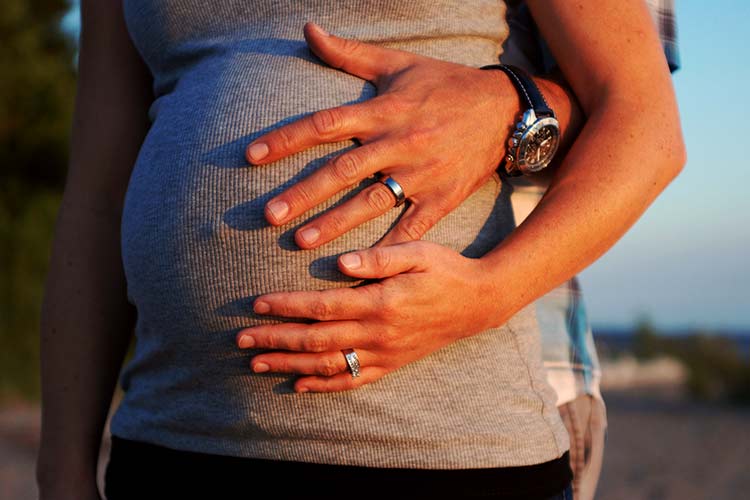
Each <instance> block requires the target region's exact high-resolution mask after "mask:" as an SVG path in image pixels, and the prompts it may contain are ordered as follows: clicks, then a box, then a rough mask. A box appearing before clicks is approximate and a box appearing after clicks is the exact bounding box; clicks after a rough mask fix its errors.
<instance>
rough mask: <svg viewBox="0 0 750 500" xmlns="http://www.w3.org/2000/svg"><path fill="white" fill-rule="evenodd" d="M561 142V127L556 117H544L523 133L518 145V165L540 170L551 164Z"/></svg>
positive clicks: (530, 170)
mask: <svg viewBox="0 0 750 500" xmlns="http://www.w3.org/2000/svg"><path fill="white" fill-rule="evenodd" d="M559 144H560V129H559V127H558V124H557V120H556V119H554V118H542V119H541V120H538V121H536V122H535V123H534V124H532V125H531V126H530V127H529V128H528V129H526V131H525V132H524V134H523V137H522V138H521V141H520V144H519V147H518V167H519V168H520V169H521V170H524V171H527V172H538V171H539V170H542V169H543V168H544V167H546V166H547V165H549V163H550V161H552V157H553V156H554V155H555V152H557V146H558V145H559Z"/></svg>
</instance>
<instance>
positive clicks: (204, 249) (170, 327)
mask: <svg viewBox="0 0 750 500" xmlns="http://www.w3.org/2000/svg"><path fill="white" fill-rule="evenodd" d="M374 95H375V89H374V87H373V86H372V85H370V84H369V83H367V82H365V81H363V80H361V79H359V78H356V77H354V76H352V75H348V74H346V73H343V72H340V71H336V70H333V69H330V68H327V67H324V66H322V65H320V64H319V63H315V62H312V61H310V60H306V59H304V58H299V57H262V56H259V55H257V54H253V55H242V54H237V55H236V56H232V57H228V56H225V57H221V58H213V59H206V60H205V61H203V62H202V63H200V64H199V65H197V66H195V67H194V68H193V69H192V70H191V71H190V72H188V73H186V74H185V75H184V76H183V77H182V78H181V79H180V80H179V83H178V84H177V85H176V87H175V88H174V90H173V91H172V92H170V93H169V94H166V95H164V96H162V97H160V98H159V99H158V100H157V101H156V102H155V104H154V106H153V108H152V110H151V111H152V113H153V116H154V117H155V119H154V123H153V125H152V127H151V130H150V131H149V133H148V135H147V137H146V139H145V141H144V144H143V146H142V148H141V151H140V153H139V156H138V159H137V161H136V164H135V166H134V170H133V173H132V176H131V179H130V183H129V186H128V191H127V194H126V198H125V205H124V212H123V218H122V227H121V230H122V234H121V236H122V255H123V264H124V270H125V275H126V278H127V285H128V297H129V300H130V301H131V302H132V303H133V304H134V305H135V306H136V308H137V310H138V320H139V328H138V330H137V334H138V336H139V337H138V338H139V344H140V347H139V349H140V350H141V353H140V355H139V359H141V360H145V359H146V357H147V356H146V354H145V353H146V349H149V348H152V349H153V350H154V351H153V353H156V352H157V351H159V352H162V353H167V352H171V353H173V354H174V353H176V354H177V355H178V356H180V357H179V358H174V359H169V361H170V362H177V363H180V362H181V361H182V362H187V360H195V359H202V360H206V361H210V360H211V359H212V358H215V359H226V358H227V357H236V359H237V360H238V363H237V364H235V365H234V366H235V368H237V369H238V370H240V369H241V373H243V374H247V364H246V359H247V354H246V352H242V351H239V350H238V349H237V348H236V347H235V346H234V335H235V334H236V332H237V330H238V329H239V328H242V327H246V326H251V325H253V324H257V323H259V322H262V321H265V322H267V321H270V320H269V319H266V318H258V317H255V316H253V314H252V312H251V309H252V307H251V305H252V300H253V297H255V296H257V295H258V294H262V293H267V292H273V291H283V290H316V289H325V288H332V287H341V286H351V285H352V284H353V281H352V280H351V278H348V277H346V276H344V275H343V274H341V273H340V272H339V271H338V270H337V268H336V258H337V256H338V255H339V254H341V253H343V252H346V251H350V250H353V249H357V248H365V247H368V246H370V245H372V244H373V243H375V242H376V241H377V240H378V239H379V238H380V237H382V236H383V235H384V234H385V233H386V232H387V231H388V230H389V228H390V227H391V226H392V224H393V223H394V222H395V221H396V220H397V218H398V216H399V214H400V213H401V209H395V208H394V209H393V210H391V211H389V212H387V213H386V214H384V215H382V216H381V217H378V218H376V219H374V220H372V221H370V222H368V223H366V224H364V225H363V226H360V227H359V228H356V229H355V230H353V231H351V232H350V233H348V234H347V235H345V236H344V237H341V238H338V239H337V240H334V241H332V242H330V243H328V244H326V245H324V246H322V247H321V248H318V249H315V250H305V251H302V250H300V249H298V248H297V247H296V245H295V244H294V242H293V234H294V231H295V229H296V228H297V227H299V226H300V225H301V224H302V223H304V222H305V221H307V220H309V219H310V218H311V217H313V216H314V215H316V214H318V213H320V212H321V211H324V210H326V209H327V208H329V207H330V206H331V205H333V204H336V203H338V202H340V201H341V199H343V198H346V197H348V196H351V194H352V193H354V192H356V191H358V190H360V189H362V188H363V187H365V185H367V184H369V183H370V182H372V181H371V180H367V181H363V183H361V184H360V185H358V186H354V187H353V188H352V189H351V190H349V191H348V192H343V193H340V195H339V196H337V197H334V198H332V199H331V200H329V201H328V202H326V203H324V204H322V205H320V206H318V207H316V208H315V209H313V210H311V211H309V212H308V213H306V214H304V215H303V216H302V217H300V218H298V219H297V220H295V221H292V222H291V223H288V224H286V225H284V226H282V227H273V226H270V225H269V224H268V223H267V222H266V221H265V219H264V216H263V207H264V205H265V203H266V202H267V201H268V200H269V199H270V198H271V197H272V196H274V195H275V194H277V193H278V192H280V191H281V190H282V189H284V188H286V187H288V186H290V185H292V184H293V183H295V182H297V181H298V180H300V179H301V178H303V177H305V176H306V175H308V174H309V173H310V172H312V171H313V170H314V169H316V168H318V167H320V166H321V165H322V164H323V163H324V162H325V161H326V160H327V159H328V158H330V157H332V156H333V155H336V154H339V153H340V152H342V151H343V150H344V149H347V148H351V147H354V145H353V143H352V142H351V141H347V142H340V143H335V144H326V145H321V146H317V147H313V148H310V149H308V150H306V151H304V152H301V153H299V154H296V155H293V156H291V157H289V158H286V159H283V160H280V161H278V162H275V163H273V164H270V165H267V166H263V167H253V166H249V165H248V164H247V162H246V160H245V159H244V149H245V147H246V145H247V144H248V143H249V142H250V141H251V140H252V139H253V138H254V137H256V136H258V135H260V134H262V133H265V132H267V131H268V130H270V129H271V128H274V127H277V126H279V125H281V124H283V123H287V122H288V121H290V120H294V119H297V118H299V117H300V116H302V115H304V114H306V113H310V112H313V111H315V110H317V109H322V108H327V107H333V106H338V105H342V104H344V103H347V102H354V101H357V100H364V99H369V98H371V97H373V96H374ZM512 228H513V219H512V215H511V211H510V207H509V203H508V196H507V193H505V191H504V190H501V186H500V183H499V181H498V180H497V179H496V178H493V179H491V180H490V181H489V182H488V183H486V184H485V185H484V186H482V187H481V188H480V189H479V191H477V192H476V193H475V194H474V195H473V196H472V197H471V198H469V200H467V202H465V203H464V204H463V205H462V206H461V207H459V208H458V209H457V210H456V211H454V212H453V213H451V214H450V215H449V216H448V217H446V218H445V219H444V220H443V221H441V222H440V223H439V224H438V226H436V227H435V228H434V229H433V230H432V231H430V232H429V233H428V235H427V236H426V239H431V240H433V241H436V242H438V243H441V244H444V245H448V246H450V247H452V248H454V249H455V250H457V251H463V252H465V253H466V254H467V255H471V254H474V255H480V254H481V253H483V252H484V251H486V250H488V249H490V248H492V247H493V246H494V245H495V244H496V243H497V242H499V241H500V240H501V239H502V237H503V236H504V235H505V234H507V233H508V231H510V230H511V229H512ZM149 346H151V347H149ZM165 346H167V347H165ZM182 355H184V356H182ZM154 356H155V354H154ZM238 373H239V372H238Z"/></svg>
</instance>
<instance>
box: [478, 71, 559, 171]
mask: <svg viewBox="0 0 750 500" xmlns="http://www.w3.org/2000/svg"><path fill="white" fill-rule="evenodd" d="M480 69H499V70H501V71H504V72H505V73H506V74H507V75H508V77H509V78H510V81H511V82H513V86H514V87H515V88H516V90H517V91H518V94H519V95H520V97H521V102H522V103H524V104H525V105H528V106H529V108H528V109H527V110H526V111H524V112H523V115H522V117H521V119H520V121H519V122H518V123H516V126H515V130H514V131H513V134H512V135H511V137H510V138H508V150H507V154H506V156H505V160H504V164H505V172H506V173H507V174H508V175H511V176H518V175H529V174H533V173H535V172H539V171H541V170H543V169H544V168H545V167H546V166H547V165H549V164H550V162H551V161H552V158H553V157H554V156H555V153H556V152H557V147H558V146H559V145H560V124H559V123H558V122H557V118H555V113H554V111H552V109H551V108H550V107H549V105H548V104H547V101H545V100H544V96H543V95H542V93H541V92H540V91H539V87H537V86H536V84H535V83H534V80H532V79H531V77H529V75H527V74H526V72H525V71H523V70H522V69H521V68H518V67H516V66H511V65H508V64H489V65H487V66H482V67H481V68H480Z"/></svg>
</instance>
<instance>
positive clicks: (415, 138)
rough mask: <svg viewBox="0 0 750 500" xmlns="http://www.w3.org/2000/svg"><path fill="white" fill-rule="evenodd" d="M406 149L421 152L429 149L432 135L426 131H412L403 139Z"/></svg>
mask: <svg viewBox="0 0 750 500" xmlns="http://www.w3.org/2000/svg"><path fill="white" fill-rule="evenodd" d="M403 140H404V142H405V144H406V147H407V148H409V149H411V150H415V149H416V150H422V149H425V148H429V147H430V141H431V140H432V134H431V133H430V131H429V130H426V129H414V130H411V131H410V132H409V134H408V135H406V136H405V137H404V139H403Z"/></svg>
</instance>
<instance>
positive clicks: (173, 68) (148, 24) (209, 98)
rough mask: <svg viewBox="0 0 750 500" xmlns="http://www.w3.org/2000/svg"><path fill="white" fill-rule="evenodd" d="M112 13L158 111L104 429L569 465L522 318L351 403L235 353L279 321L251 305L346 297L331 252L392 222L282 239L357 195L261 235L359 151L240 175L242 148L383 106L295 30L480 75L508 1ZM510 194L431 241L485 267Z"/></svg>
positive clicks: (137, 176)
mask: <svg viewBox="0 0 750 500" xmlns="http://www.w3.org/2000/svg"><path fill="white" fill-rule="evenodd" d="M124 12H125V19H126V22H127V27H128V30H129V33H130V35H131V37H132V39H133V42H134V44H135V46H136V48H137V49H138V51H139V52H140V54H141V55H142V57H143V59H144V60H145V62H146V63H147V65H148V67H149V68H150V70H151V72H152V73H153V76H154V92H155V98H156V99H155V101H154V103H153V105H152V106H151V108H150V110H149V117H150V119H151V121H152V126H151V128H150V130H149V132H148V134H147V136H146V138H145V140H144V142H143V145H142V147H141V150H140V152H139V155H138V158H137V160H136V163H135V165H134V170H133V172H132V175H131V178H130V183H129V186H128V190H127V194H126V197H125V205H124V211H123V216H122V227H121V236H122V255H123V264H124V269H125V274H126V278H127V291H128V299H129V300H130V301H131V302H132V303H133V304H134V305H135V307H136V308H137V311H138V318H137V324H136V338H137V342H136V350H135V355H134V357H133V358H132V359H131V360H130V361H129V362H128V363H127V364H126V366H125V367H124V369H123V371H122V373H121V376H120V383H121V385H122V387H123V389H124V390H125V391H126V392H125V397H124V399H123V401H122V403H121V404H120V406H119V407H118V408H117V410H116V412H115V414H114V416H113V418H112V421H111V430H112V433H113V434H115V435H117V436H120V437H124V438H128V439H135V440H140V441H146V442H150V443H155V444H158V445H162V446H167V447H172V448H176V449H181V450H191V451H199V452H204V453H214V454H222V455H234V456H243V457H254V458H268V459H277V460H296V461H307V462H316V463H329V464H352V465H364V466H374V467H413V468H431V469H460V468H476V467H500V466H515V465H527V464H534V463H540V462H545V461H548V460H552V459H554V458H556V457H559V456H561V455H562V453H563V452H564V451H565V450H566V449H567V448H568V438H567V433H566V431H565V428H564V426H563V424H562V422H561V421H560V419H559V416H558V413H557V410H556V408H555V395H554V393H553V391H552V389H551V388H550V387H549V386H548V385H547V383H546V381H545V377H544V372H543V368H542V364H541V356H540V346H539V343H540V340H539V332H538V328H537V324H536V320H535V317H534V309H533V306H529V307H527V308H525V309H523V310H522V311H521V312H519V313H518V314H516V315H515V316H514V317H513V318H512V319H511V320H510V321H509V322H508V323H507V324H506V325H504V326H502V327H500V328H495V329H491V330H488V331H486V332H482V333H481V334H479V335H476V336H473V337H470V338H466V339H462V340H461V341H459V342H456V343H454V344H451V345H449V346H447V347H445V348H443V349H441V350H439V351H437V352H435V353H433V354H431V355H429V356H427V357H425V358H423V359H421V360H419V361H416V362H414V363H411V364H409V365H407V366H405V367H403V368H401V369H400V370H397V371H396V372H392V373H390V374H388V375H386V376H385V377H384V378H382V379H381V380H379V381H377V382H375V383H372V384H368V385H366V386H363V387H361V388H359V389H356V390H352V391H345V392H337V393H312V394H311V393H306V394H296V393H294V392H293V391H292V390H291V381H292V380H293V378H292V377H291V376H288V375H279V374H254V373H252V372H251V370H250V367H249V359H250V357H251V355H252V354H254V353H253V352H251V351H247V350H240V349H238V348H237V346H236V345H235V335H236V333H237V331H238V330H239V329H241V328H243V327H247V326H251V325H257V324H260V323H262V322H269V321H271V320H270V319H268V318H261V317H256V316H254V315H253V314H252V311H251V305H252V300H253V297H255V296H257V295H258V294H261V293H266V292H272V291H281V290H313V289H325V288H332V287H344V286H351V285H352V284H353V283H354V282H353V281H352V280H351V278H347V277H345V276H344V275H342V274H341V273H339V271H338V270H337V269H336V263H335V262H336V257H337V256H338V255H339V254H341V253H343V252H346V251H350V250H352V249H357V248H365V247H368V246H370V245H372V244H373V243H375V242H376V241H377V240H378V239H379V238H380V237H381V236H382V235H383V234H384V233H385V232H386V231H387V230H388V228H389V227H390V226H391V224H392V223H393V222H394V221H395V220H396V218H397V217H398V215H399V213H400V209H394V210H392V211H390V212H389V213H387V214H385V215H383V216H381V217H379V218H377V219H375V220H373V221H371V222H370V223H367V224H365V225H363V226H361V227H360V228H357V229H355V230H353V231H351V232H350V233H348V235H347V236H345V237H342V238H339V239H338V240H335V241H333V242H331V243H328V244H326V245H324V246H323V247H321V248H319V249H316V250H305V251H301V250H299V249H298V248H296V246H295V244H294V242H293V238H292V235H293V231H294V229H295V228H296V227H298V226H299V224H301V222H302V221H304V220H308V219H309V218H310V217H311V216H313V215H314V214H316V213H319V212H320V211H322V210H325V209H326V208H328V207H330V206H331V205H332V204H334V203H337V202H338V201H339V200H340V199H341V197H346V196H350V195H351V193H348V194H347V193H342V196H341V197H336V198H334V199H332V200H330V201H329V202H328V203H326V204H324V205H322V206H319V207H317V208H316V209H314V210H311V211H310V212H309V213H308V214H305V216H304V217H302V218H300V219H299V220H297V221H294V223H291V224H287V225H285V226H282V227H272V226H270V225H269V224H267V223H266V222H265V220H264V217H263V206H264V204H265V202H266V201H267V200H269V199H270V197H272V196H274V195H275V194H277V193H279V192H280V191H281V190H282V189H283V188H285V187H287V186H289V185H291V184H293V183H294V182H297V181H298V180H299V179H301V178H302V177H304V176H305V175H307V174H309V173H310V172H311V171H313V170H314V169H316V168H318V167H319V166H320V165H322V164H323V163H324V162H325V160H326V159H328V158H330V157H332V156H333V155H336V154H338V153H340V152H342V151H343V150H345V149H347V148H351V147H355V146H354V143H353V142H352V141H345V142H339V143H335V144H326V145H322V146H318V147H314V148H311V149H309V150H307V151H304V152H302V153H299V154H296V155H294V156H292V157H290V158H287V159H284V160H281V161H278V162H276V163H274V164H271V165H268V166H264V167H251V166H249V165H248V164H247V163H246V161H245V159H244V149H245V146H246V145H247V144H248V143H249V142H250V141H251V140H253V139H254V138H255V137H257V136H259V135H260V134H262V133H264V132H266V131H268V130H269V129H271V128H273V127H277V126H279V125H280V124H283V123H287V122H289V121H290V120H294V119H296V118H299V117H300V116H302V115H304V114H306V113H311V112H313V111H316V110H318V109H322V108H328V107H334V106H338V105H341V104H344V103H351V102H355V101H361V100H366V99H369V98H371V97H373V96H374V95H375V88H374V87H373V86H372V85H371V84H370V83H368V82H366V81H363V80H361V79H359V78H357V77H354V76H352V75H349V74H347V73H345V72H342V71H338V70H335V69H332V68H329V67H327V66H325V65H324V64H322V63H321V62H320V61H319V60H317V59H316V58H315V57H314V56H313V55H312V54H311V52H310V51H309V49H308V48H307V45H306V43H305V42H304V38H303V35H302V26H303V24H304V23H305V22H306V21H316V22H318V23H319V24H320V25H321V26H323V27H324V28H325V29H327V30H329V31H331V32H332V33H335V34H337V35H340V36H344V37H352V38H357V39H359V40H362V41H366V42H369V43H377V44H382V45H385V46H388V47H393V48H398V49H403V50H408V51H412V52H415V53H419V54H423V55H426V56H431V57H435V58H439V59H444V60H448V61H453V62H458V63H462V64H466V65H470V66H474V67H479V66H480V65H484V64H490V63H494V62H497V60H498V57H499V54H500V51H501V43H502V41H503V40H504V38H505V37H506V35H507V25H506V23H505V17H504V15H505V5H504V3H503V2H501V1H496V0H468V1H467V0H413V1H403V0H348V1H330V0H304V1H293V0H253V1H249V0H216V1H212V2H208V3H207V2H203V1H200V0H162V1H158V2H157V1H154V0H124ZM456 111H457V112H459V111H460V110H456ZM370 182H372V181H371V180H368V181H365V182H363V183H362V184H361V185H359V186H357V187H355V188H353V190H358V189H361V188H363V187H365V185H367V184H369V183H370ZM509 194H510V193H509V190H508V189H506V187H505V186H502V185H501V183H500V180H499V179H498V178H497V177H494V178H492V179H491V180H490V181H488V182H487V183H486V184H485V185H484V186H483V187H482V188H480V189H479V190H478V191H477V192H476V193H475V194H474V195H473V196H472V197H471V198H469V199H468V200H467V201H466V202H465V203H463V204H462V205H461V206H460V207H459V208H458V209H456V210H455V211H454V212H453V213H451V214H450V215H449V216H448V217H446V218H445V219H443V220H442V221H441V222H440V223H439V224H438V225H437V226H435V227H434V228H433V229H432V230H431V231H430V232H429V233H428V234H427V235H426V237H425V239H428V240H431V241H434V242H438V243H441V244H443V245H446V246H448V247H451V248H453V249H455V250H456V251H460V252H462V253H463V254H464V255H466V256H469V257H479V256H481V255H482V254H484V253H485V252H487V251H488V250H490V249H491V248H493V247H494V246H495V245H497V243H498V242H500V241H501V240H502V239H503V238H504V237H505V236H506V235H507V234H508V233H509V232H510V231H511V230H512V229H513V228H514V221H513V215H512V211H511V207H510V203H509ZM456 328H460V325H456ZM355 347H356V346H355Z"/></svg>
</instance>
